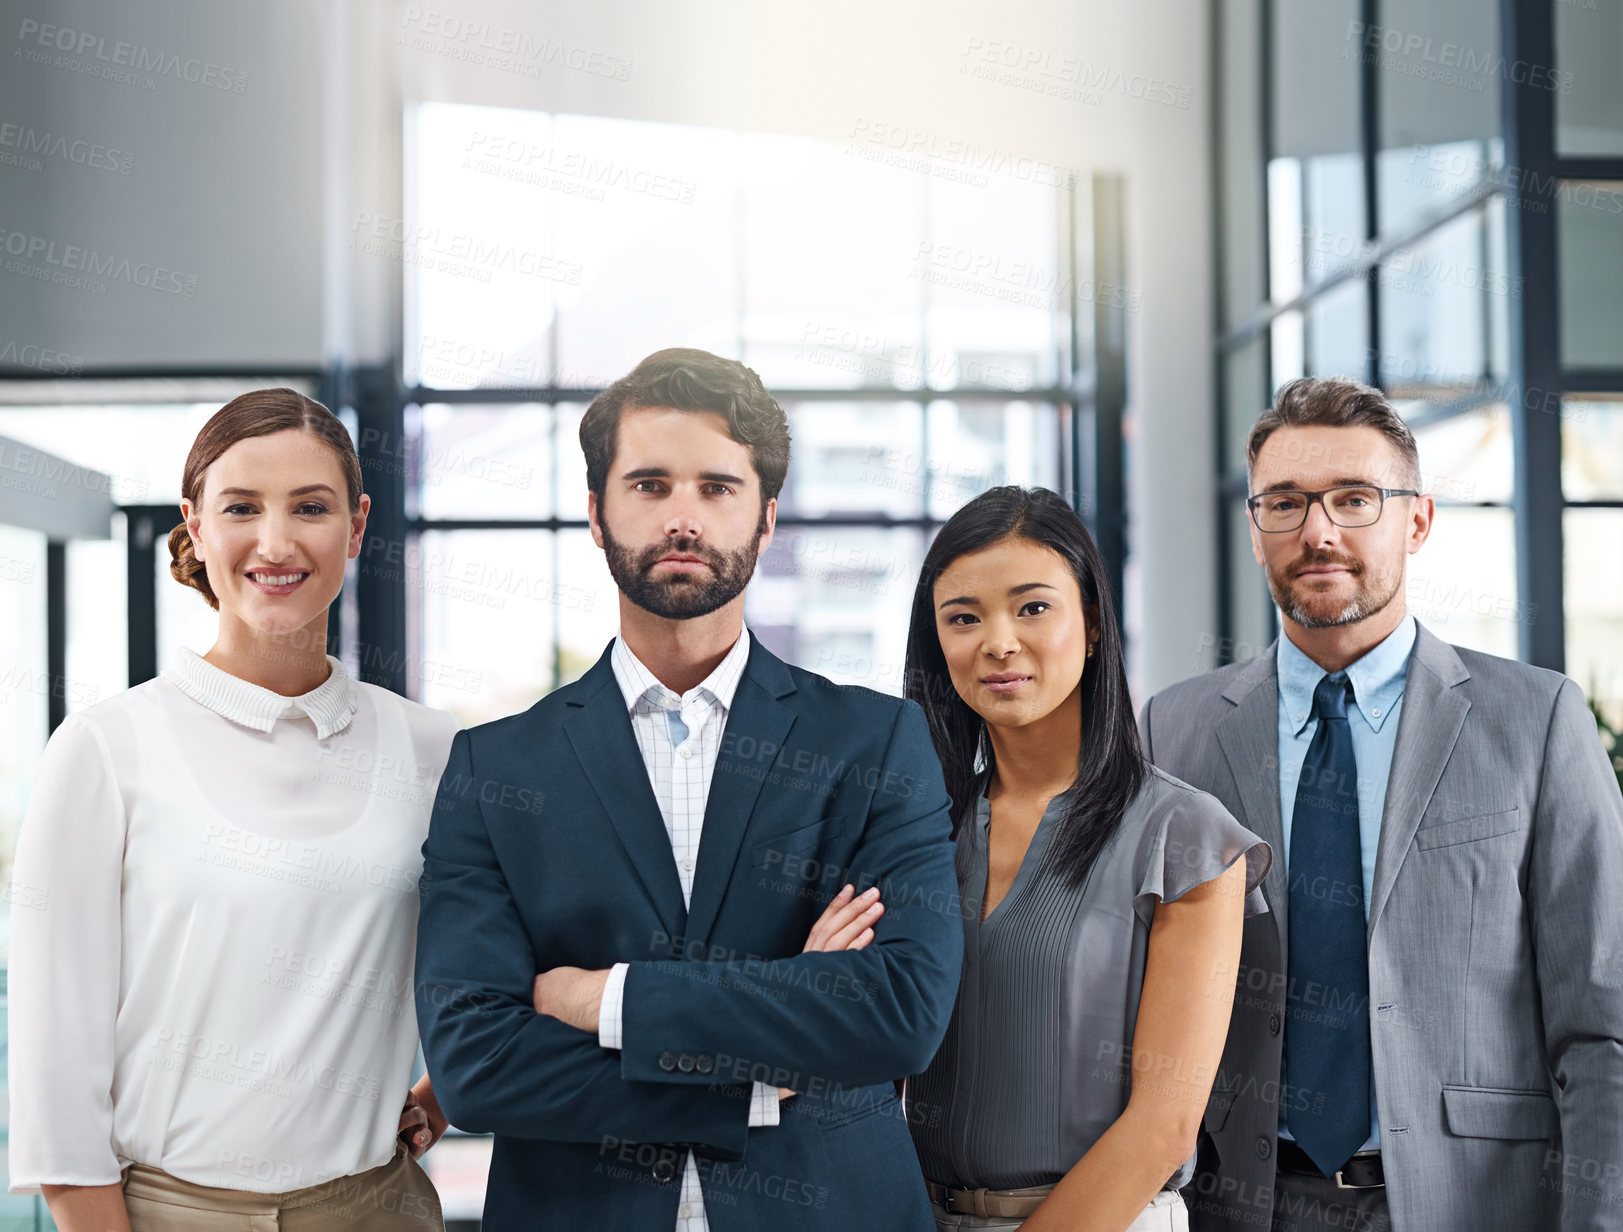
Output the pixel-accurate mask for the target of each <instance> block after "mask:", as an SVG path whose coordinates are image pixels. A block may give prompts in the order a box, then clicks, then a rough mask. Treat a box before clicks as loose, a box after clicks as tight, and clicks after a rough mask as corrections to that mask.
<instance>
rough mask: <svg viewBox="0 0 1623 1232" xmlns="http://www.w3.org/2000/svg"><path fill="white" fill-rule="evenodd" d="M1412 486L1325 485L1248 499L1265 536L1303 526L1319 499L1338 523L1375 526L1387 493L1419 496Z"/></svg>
mask: <svg viewBox="0 0 1623 1232" xmlns="http://www.w3.org/2000/svg"><path fill="white" fill-rule="evenodd" d="M1419 495H1420V493H1419V492H1416V491H1415V490H1414V489H1413V488H1375V487H1370V486H1368V485H1365V484H1349V485H1347V486H1345V487H1339V488H1325V489H1324V490H1323V491H1322V492H1264V493H1262V494H1261V495H1260V496H1249V497H1247V498H1246V502H1245V503H1246V508H1248V509H1250V510H1251V520H1252V521H1253V522H1255V523H1256V525H1257V529H1258V530H1260V531H1262V532H1263V533H1264V534H1266V535H1277V534H1282V533H1283V532H1285V531H1290V530H1297V529H1300V527H1301V525H1302V523H1303V522H1306V521H1307V511H1308V510H1309V509H1311V508H1312V507H1313V503H1314V502H1315V501H1317V502H1318V503H1319V506H1320V507H1321V508H1322V509H1323V510H1324V516H1325V517H1327V518H1329V519H1330V520H1331V521H1332V522H1334V523H1335V524H1336V525H1337V526H1341V527H1345V528H1347V529H1351V528H1353V527H1357V526H1373V525H1375V523H1377V522H1379V521H1380V520H1381V510H1382V509H1383V508H1385V505H1386V498H1387V497H1388V496H1419Z"/></svg>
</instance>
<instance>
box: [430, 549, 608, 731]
mask: <svg viewBox="0 0 1623 1232" xmlns="http://www.w3.org/2000/svg"><path fill="white" fill-rule="evenodd" d="M405 564H406V593H407V595H408V597H409V598H408V602H410V601H415V603H416V605H417V606H418V621H417V622H416V623H417V628H418V629H419V630H420V631H421V634H420V639H419V645H420V647H421V650H420V653H419V654H418V655H417V656H416V657H415V658H411V659H408V662H407V666H406V672H407V692H408V693H409V694H410V695H411V696H413V697H415V698H416V699H417V700H418V701H420V702H422V703H423V704H424V705H427V706H436V707H438V708H439V709H442V710H449V711H451V713H453V714H455V715H456V716H457V718H459V719H461V720H462V723H463V725H464V726H472V725H473V724H475V723H484V722H488V721H489V720H491V719H496V718H501V717H502V716H503V715H509V714H515V713H517V712H518V711H520V710H523V709H525V708H526V707H528V706H530V705H531V704H532V703H533V702H535V700H536V699H537V698H539V697H541V696H542V695H543V694H545V693H547V692H549V691H550V690H551V689H552V688H553V686H554V683H555V681H554V676H553V666H554V664H553V651H554V645H555V642H556V629H557V613H558V611H559V610H560V609H561V608H563V607H566V606H568V605H570V604H583V603H586V602H588V601H589V590H588V588H586V587H583V586H581V585H580V584H578V583H576V582H575V581H574V580H573V579H571V580H569V581H567V582H565V581H563V580H562V579H563V575H562V574H561V573H560V571H559V568H558V560H557V557H556V554H555V545H554V542H553V536H552V532H550V531H540V530H504V531H424V532H423V533H422V534H421V535H419V536H417V537H416V538H415V540H412V541H408V545H407V548H406V553H405Z"/></svg>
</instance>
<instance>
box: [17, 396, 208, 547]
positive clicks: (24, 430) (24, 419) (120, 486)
mask: <svg viewBox="0 0 1623 1232" xmlns="http://www.w3.org/2000/svg"><path fill="white" fill-rule="evenodd" d="M220 405H221V404H220V403H217V402H203V403H194V404H190V405H184V406H8V407H4V408H0V435H4V436H10V437H13V438H15V439H16V440H19V441H23V442H25V443H27V444H29V445H34V446H37V447H38V448H40V449H45V450H48V451H49V452H51V453H53V454H55V455H56V456H57V457H59V458H62V459H64V460H66V461H68V462H72V463H74V464H75V465H77V466H83V467H87V468H88V469H90V470H92V471H97V472H100V473H101V474H103V475H106V476H109V477H110V479H111V485H110V491H111V493H112V497H113V502H114V503H115V504H120V505H161V504H166V503H168V502H170V501H174V502H175V503H177V504H178V503H179V501H180V478H181V472H182V471H183V470H184V469H185V466H186V452H187V450H189V449H190V448H191V447H192V440H193V439H194V438H195V437H196V436H197V433H198V431H199V430H200V429H201V428H202V427H203V425H204V424H205V423H207V422H208V420H209V417H210V416H212V415H213V414H214V412H215V411H217V410H219V409H220ZM175 520H176V521H177V522H178V521H179V520H180V515H179V513H178V512H177V513H176V515H175Z"/></svg>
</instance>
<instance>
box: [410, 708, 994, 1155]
mask: <svg viewBox="0 0 1623 1232" xmlns="http://www.w3.org/2000/svg"><path fill="white" fill-rule="evenodd" d="M933 757H934V754H933V751H932V750H931V748H930V745H929V738H928V734H927V732H926V730H925V727H924V722H923V717H922V715H921V714H919V712H918V711H917V710H916V709H915V708H911V707H909V708H905V709H904V710H903V711H901V712H900V713H899V715H898V719H897V722H896V726H895V728H894V729H893V731H892V734H891V740H890V745H889V748H888V749H887V752H886V756H885V758H884V762H883V765H884V769H886V770H888V769H890V768H892V767H893V766H905V767H906V769H907V771H908V773H909V774H910V775H911V781H912V782H915V783H916V782H919V781H920V780H921V779H922V781H923V782H924V783H925V784H927V785H928V786H927V787H926V788H925V789H923V791H922V795H923V797H924V798H919V795H920V793H914V794H912V795H906V796H903V795H886V794H885V793H882V792H880V793H876V794H875V796H874V799H873V803H872V805H871V807H870V809H869V813H868V817H867V820H866V824H865V828H864V832H863V841H862V843H861V845H860V846H859V848H858V850H857V852H856V853H855V855H854V856H853V859H852V868H853V873H854V875H855V876H857V877H859V878H861V879H863V880H864V881H865V882H872V883H874V884H876V885H877V886H878V887H879V889H880V893H881V894H883V895H884V897H885V899H886V901H887V904H888V905H889V910H888V912H887V915H886V920H887V926H886V927H885V929H884V930H883V935H882V936H880V937H879V938H878V939H877V940H874V942H873V944H868V945H866V946H865V948H862V949H858V950H855V951H854V952H850V953H845V954H840V955H835V954H833V953H829V952H821V951H820V952H807V953H803V954H801V955H798V956H796V957H793V958H786V959H780V960H776V961H773V962H766V963H762V964H758V969H754V970H750V971H738V970H736V969H729V971H728V977H729V978H728V979H727V980H726V981H718V980H714V979H708V978H705V977H706V975H707V973H708V970H709V964H705V963H688V962H638V963H633V964H631V967H630V971H629V973H628V976H627V980H626V986H625V1006H624V1009H625V1041H624V1042H625V1048H624V1051H623V1052H622V1054H621V1055H620V1056H616V1055H615V1054H614V1053H612V1052H610V1051H607V1050H605V1049H603V1048H601V1047H600V1046H599V1044H598V1041H597V1033H596V1026H597V1019H596V1012H595V1010H596V1006H595V1004H594V1000H595V999H594V997H593V996H592V994H593V992H594V991H600V989H601V982H602V978H603V976H602V974H601V973H598V974H595V975H591V976H588V975H587V974H586V973H580V972H566V973H565V976H566V977H567V979H568V985H569V988H570V989H572V990H573V992H574V993H578V994H579V995H572V996H571V997H570V1000H571V1002H572V1009H571V1010H570V1011H568V1012H569V1016H570V1019H571V1022H566V1021H564V1020H563V1019H560V1018H557V1017H553V1016H552V1015H551V1014H538V1013H537V1012H536V1008H535V997H536V993H537V987H536V978H535V977H536V968H535V957H534V952H533V950H532V948H531V945H530V940H529V937H528V934H527V932H526V930H525V927H524V924H523V921H522V919H521V917H520V915H519V912H518V909H517V905H516V903H515V900H514V897H513V894H512V891H511V889H510V888H509V887H508V886H507V884H506V881H505V878H504V877H503V874H502V872H501V869H500V867H499V866H498V863H497V861H496V857H495V853H494V850H493V848H492V846H491V842H490V838H489V835H488V832H487V830H486V827H485V824H484V821H483V818H482V817H481V815H480V812H479V804H478V802H477V800H476V799H474V798H473V797H472V796H471V795H470V794H467V793H454V792H448V791H445V790H444V789H442V792H441V796H440V800H439V801H438V803H437V805H436V811H435V819H434V823H433V826H432V828H431V830H430V833H429V839H428V842H427V843H426V844H425V846H424V857H425V866H424V880H423V913H422V922H421V927H420V930H419V941H418V959H417V979H418V987H417V1001H418V1017H419V1022H420V1025H421V1030H422V1037H423V1048H424V1052H425V1055H426V1056H427V1059H428V1067H429V1071H430V1073H432V1074H433V1075H434V1085H435V1089H436V1091H437V1093H438V1096H439V1099H440V1103H441V1104H442V1106H443V1107H444V1108H445V1111H446V1114H447V1115H448V1116H449V1118H450V1119H451V1121H452V1122H453V1123H454V1124H457V1125H460V1126H462V1127H463V1128H467V1129H476V1130H488V1131H492V1132H495V1133H501V1134H508V1135H512V1136H514V1137H522V1138H542V1139H550V1140H557V1141H574V1142H600V1141H602V1140H603V1139H604V1138H605V1137H606V1136H612V1137H617V1138H621V1139H624V1140H626V1141H637V1142H688V1143H696V1144H704V1145H706V1146H709V1147H711V1148H712V1149H714V1150H715V1151H717V1152H718V1153H725V1154H730V1155H733V1156H735V1157H736V1156H738V1155H740V1154H742V1151H743V1148H744V1145H745V1142H746V1141H747V1136H748V1125H747V1111H748V1108H747V1105H748V1094H749V1083H750V1081H752V1080H753V1079H754V1077H755V1075H753V1074H751V1075H748V1076H744V1075H738V1074H735V1073H734V1072H732V1071H729V1072H726V1073H722V1072H716V1073H712V1074H709V1075H706V1074H701V1073H697V1072H694V1073H690V1074H684V1073H680V1072H667V1071H666V1070H663V1069H661V1068H660V1067H659V1065H658V1064H657V1058H658V1056H659V1054H660V1053H661V1052H662V1051H664V1049H665V1047H666V1045H665V1044H663V1043H661V1042H660V1041H661V1040H662V1039H668V1040H670V1041H671V1042H670V1044H669V1046H670V1047H679V1046H680V1047H681V1048H682V1049H683V1050H684V1051H692V1050H695V1049H699V1050H706V1051H709V1052H711V1053H712V1054H715V1053H717V1052H720V1053H726V1054H730V1055H731V1056H733V1057H737V1058H751V1059H754V1060H757V1061H760V1062H765V1063H769V1065H770V1072H774V1073H782V1074H786V1075H807V1076H821V1077H823V1078H824V1079H826V1080H829V1081H834V1082H840V1083H844V1084H847V1085H864V1084H868V1083H874V1082H879V1081H886V1080H889V1079H891V1078H894V1077H896V1076H898V1075H900V1074H905V1073H910V1072H914V1071H915V1070H916V1069H918V1068H920V1067H922V1064H923V1063H924V1062H925V1061H927V1060H928V1059H929V1056H930V1055H931V1054H932V1053H933V1051H934V1049H935V1048H936V1047H937V1045H938V1044H939V1043H940V1037H941V1034H942V1032H943V1031H944V1030H945V1028H946V1022H947V1017H948V1014H949V1013H950V1011H951V1007H952V998H953V996H954V994H955V992H956V989H957V975H958V967H959V963H960V961H961V954H962V944H963V933H962V924H961V920H960V917H959V915H958V913H957V911H956V890H957V883H956V878H955V875H954V872H953V866H952V846H951V839H950V837H949V826H948V823H947V818H946V813H947V800H946V793H945V790H944V789H942V788H941V786H940V780H939V771H938V770H937V771H935V772H934V773H927V772H923V770H922V768H923V767H930V766H933V765H934V764H935V763H934V761H933ZM926 759H928V760H926ZM475 775H476V769H475V767H474V766H473V764H472V757H471V754H470V746H469V740H468V737H467V735H466V734H465V733H463V734H459V735H458V736H457V738H456V741H455V743H454V744H453V746H452V749H451V755H450V762H449V765H448V766H447V768H446V771H445V776H444V778H443V780H442V782H468V781H473V780H474V778H475ZM910 899H913V900H916V901H913V902H912V903H911V904H910V905H908V906H906V907H904V908H899V906H898V903H899V900H900V901H901V902H908V900H910ZM848 905H849V904H848ZM851 922H852V921H850V920H846V921H845V922H844V924H842V925H841V927H842V928H843V927H845V926H846V925H849V924H850V923H851ZM869 923H870V924H871V923H872V921H869ZM865 927H866V925H865ZM858 935H860V934H858ZM825 972H827V973H838V975H839V976H840V977H841V979H842V980H843V981H846V982H847V983H848V984H849V985H850V986H853V987H860V988H862V989H863V990H864V998H863V1000H862V1001H860V1002H853V1001H850V1000H838V999H836V998H833V997H830V996H828V995H827V993H826V992H819V991H817V989H818V987H819V986H820V985H821V980H820V979H819V976H820V975H821V974H822V973H825ZM588 980H590V981H591V982H585V983H583V982H582V981H588ZM594 983H595V988H594ZM765 993H770V996H767V995H763V994H765ZM550 1004H551V1003H550V1002H549V1005H550ZM572 1022H573V1023H574V1024H576V1025H571V1023H572ZM696 1024H697V1025H701V1026H702V1028H703V1032H704V1033H705V1038H700V1037H699V1034H698V1033H696V1032H694V1031H693V1028H694V1026H695V1025H696ZM771 1085H776V1086H780V1087H789V1088H792V1089H801V1088H796V1084H795V1082H794V1081H778V1082H774V1083H771Z"/></svg>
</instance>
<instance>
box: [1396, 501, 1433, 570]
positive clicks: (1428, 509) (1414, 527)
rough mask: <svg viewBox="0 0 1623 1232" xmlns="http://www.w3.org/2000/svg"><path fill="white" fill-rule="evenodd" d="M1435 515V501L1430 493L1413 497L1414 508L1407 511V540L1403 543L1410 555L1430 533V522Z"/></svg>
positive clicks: (1416, 550) (1421, 545)
mask: <svg viewBox="0 0 1623 1232" xmlns="http://www.w3.org/2000/svg"><path fill="white" fill-rule="evenodd" d="M1436 517H1437V501H1436V500H1435V498H1433V497H1432V496H1431V495H1430V493H1425V494H1422V495H1420V496H1417V497H1415V498H1414V508H1413V509H1412V510H1411V511H1410V513H1409V541H1408V543H1406V544H1405V545H1404V546H1405V547H1406V548H1407V549H1408V552H1409V555H1410V556H1413V555H1414V554H1415V553H1416V552H1418V551H1419V550H1420V549H1421V548H1422V547H1423V546H1424V545H1425V542H1426V540H1427V538H1428V537H1430V535H1431V524H1432V522H1433V521H1434V520H1435V519H1436Z"/></svg>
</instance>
